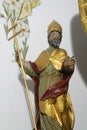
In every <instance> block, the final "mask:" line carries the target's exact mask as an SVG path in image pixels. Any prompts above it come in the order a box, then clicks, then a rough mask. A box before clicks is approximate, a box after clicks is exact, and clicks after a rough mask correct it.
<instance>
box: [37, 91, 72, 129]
mask: <svg viewBox="0 0 87 130" xmlns="http://www.w3.org/2000/svg"><path fill="white" fill-rule="evenodd" d="M65 99H66V100H65ZM66 104H67V105H66ZM39 107H40V111H41V112H42V113H44V114H47V115H48V116H50V117H52V118H53V119H55V121H56V122H57V123H58V124H59V125H60V127H63V122H66V125H68V123H70V125H71V128H73V126H74V111H73V108H72V103H71V99H70V96H69V94H68V93H67V94H63V95H61V96H59V97H57V98H49V99H47V100H45V101H39ZM66 107H67V108H68V109H67V111H66ZM64 112H65V113H67V114H66V115H64V116H63V117H61V114H62V113H64ZM68 118H69V119H70V120H68ZM68 121H70V122H68Z"/></svg>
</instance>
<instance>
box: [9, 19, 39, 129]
mask: <svg viewBox="0 0 87 130" xmlns="http://www.w3.org/2000/svg"><path fill="white" fill-rule="evenodd" d="M11 25H12V30H13V38H14V44H15V46H16V49H17V51H18V56H19V62H20V66H21V73H22V76H23V80H24V85H25V89H26V97H27V99H28V105H29V107H30V111H31V116H32V121H33V125H34V128H35V130H37V126H36V122H35V116H34V111H33V107H32V103H31V99H30V92H29V90H28V85H27V81H26V76H25V73H24V68H23V64H22V60H21V56H20V49H19V44H18V40H17V37H16V35H15V28H14V21H13V20H12V19H11ZM8 40H10V39H8Z"/></svg>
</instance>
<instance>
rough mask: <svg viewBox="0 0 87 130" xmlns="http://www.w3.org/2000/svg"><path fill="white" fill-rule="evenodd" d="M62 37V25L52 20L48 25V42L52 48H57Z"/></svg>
mask: <svg viewBox="0 0 87 130" xmlns="http://www.w3.org/2000/svg"><path fill="white" fill-rule="evenodd" d="M61 39H62V27H61V25H60V24H59V23H58V22H56V21H55V20H53V21H52V22H51V23H50V24H49V26H48V43H49V44H50V45H51V46H53V47H54V48H59V45H60V42H61Z"/></svg>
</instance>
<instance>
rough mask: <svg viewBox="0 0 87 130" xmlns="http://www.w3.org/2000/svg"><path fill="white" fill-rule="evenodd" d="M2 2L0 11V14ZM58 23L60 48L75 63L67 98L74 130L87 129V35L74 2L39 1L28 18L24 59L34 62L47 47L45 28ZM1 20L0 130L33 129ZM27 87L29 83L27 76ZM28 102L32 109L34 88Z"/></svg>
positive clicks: (71, 0)
mask: <svg viewBox="0 0 87 130" xmlns="http://www.w3.org/2000/svg"><path fill="white" fill-rule="evenodd" d="M1 4H2V0H1V1H0V11H2V5H1ZM53 19H55V20H57V21H58V22H59V23H60V24H61V25H62V28H63V39H62V44H61V47H63V48H65V49H66V50H67V51H68V53H69V55H70V56H72V55H74V56H75V57H76V60H77V64H76V68H75V73H74V75H73V77H72V79H71V81H70V88H69V91H70V95H71V99H72V102H73V107H74V111H75V116H76V119H75V127H74V130H82V129H85V130H86V129H87V124H86V120H87V112H86V111H87V101H86V99H87V69H86V66H87V60H85V59H87V58H86V56H87V51H86V50H87V36H86V35H85V34H84V32H83V29H82V26H81V23H80V18H79V11H78V3H77V0H42V4H41V6H39V7H37V8H35V9H34V10H33V14H32V16H30V17H29V21H30V29H31V35H30V39H29V46H30V48H29V52H28V55H27V60H32V61H34V60H35V59H36V57H37V56H38V55H39V53H40V52H41V51H42V50H44V49H45V48H47V47H48V44H47V26H48V24H49V23H50V22H51V21H52V20H53ZM3 23H4V21H3V20H2V19H0V130H30V129H32V125H31V121H30V117H29V111H28V107H27V103H26V98H25V90H24V87H23V82H22V78H21V76H20V71H19V68H18V66H17V64H16V62H13V60H14V59H15V58H14V55H13V53H14V49H13V41H11V42H8V41H7V40H6V37H5V32H4V29H3ZM27 79H28V83H30V86H31V84H32V81H31V80H30V79H29V78H28V77H27ZM30 90H31V99H32V102H33V106H34V101H33V100H34V99H33V89H32V88H31V89H30Z"/></svg>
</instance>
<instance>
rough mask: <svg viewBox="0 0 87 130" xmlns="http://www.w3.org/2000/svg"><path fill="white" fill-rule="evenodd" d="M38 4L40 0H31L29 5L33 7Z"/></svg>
mask: <svg viewBox="0 0 87 130" xmlns="http://www.w3.org/2000/svg"><path fill="white" fill-rule="evenodd" d="M40 4H41V2H40V0H32V2H31V7H32V8H35V7H37V6H38V5H40Z"/></svg>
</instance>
